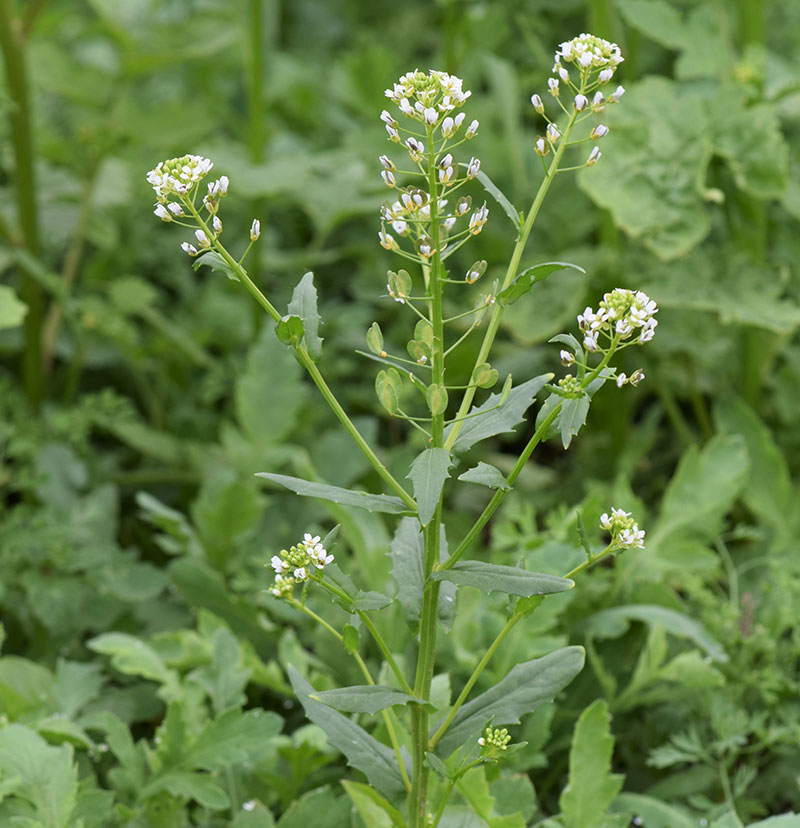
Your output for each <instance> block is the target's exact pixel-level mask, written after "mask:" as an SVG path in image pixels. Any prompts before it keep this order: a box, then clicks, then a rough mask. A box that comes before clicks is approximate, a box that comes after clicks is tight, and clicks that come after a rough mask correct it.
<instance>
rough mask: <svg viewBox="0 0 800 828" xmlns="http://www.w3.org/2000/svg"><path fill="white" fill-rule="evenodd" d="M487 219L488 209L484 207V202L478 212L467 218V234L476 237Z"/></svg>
mask: <svg viewBox="0 0 800 828" xmlns="http://www.w3.org/2000/svg"><path fill="white" fill-rule="evenodd" d="M488 218H489V209H488V207H487V206H486V202H485V201H484V202H483V205H482V206H481V208H480V210H476V211H475V212H474V213H473V214H472V215H471V216H470V217H469V232H470V233H471V234H472V235H473V236H477V235H478V233H480V232H481V230H483V225H484V224H486V221H487V219H488Z"/></svg>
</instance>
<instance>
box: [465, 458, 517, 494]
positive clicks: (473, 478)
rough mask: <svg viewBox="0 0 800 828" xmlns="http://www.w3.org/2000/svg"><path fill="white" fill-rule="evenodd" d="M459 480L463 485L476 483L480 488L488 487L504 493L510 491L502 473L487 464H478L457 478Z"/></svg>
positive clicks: (495, 467) (509, 486)
mask: <svg viewBox="0 0 800 828" xmlns="http://www.w3.org/2000/svg"><path fill="white" fill-rule="evenodd" d="M458 479H459V480H463V481H464V482H465V483H477V484H479V485H480V486H488V487H489V488H490V489H502V490H503V491H504V492H509V491H511V488H512V487H511V484H510V483H509V482H508V481H507V480H506V479H505V477H504V476H503V473H502V472H501V471H500V469H498V468H497V466H491V465H489V463H484V462H483V461H481V462H479V463H478V465H477V466H473V467H472V468H471V469H468V470H467V471H465V472H464V473H463V474H460V475H459V476H458Z"/></svg>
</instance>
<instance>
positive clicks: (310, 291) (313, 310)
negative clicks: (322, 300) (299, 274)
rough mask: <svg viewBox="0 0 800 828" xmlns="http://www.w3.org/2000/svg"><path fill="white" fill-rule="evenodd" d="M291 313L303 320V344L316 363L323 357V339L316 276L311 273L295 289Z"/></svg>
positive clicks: (290, 304) (290, 306)
mask: <svg viewBox="0 0 800 828" xmlns="http://www.w3.org/2000/svg"><path fill="white" fill-rule="evenodd" d="M289 313H291V314H296V315H297V316H299V317H300V319H302V320H303V329H304V332H305V336H304V339H303V343H304V344H305V346H306V349H307V350H308V353H309V355H310V356H311V358H312V359H313V360H314V361H315V362H316V360H318V359H319V358H320V357H321V356H322V338H321V337H320V336H319V334H318V333H317V331H318V330H319V325H320V317H319V312H318V310H317V289H316V288H315V287H314V274H313V273H311V271H309V272H308V273H306V274H305V275H304V276H303V278H302V279H301V280H300V282H299V283H298V285H297V287H296V288H295V289H294V293H292V301H291V302H289Z"/></svg>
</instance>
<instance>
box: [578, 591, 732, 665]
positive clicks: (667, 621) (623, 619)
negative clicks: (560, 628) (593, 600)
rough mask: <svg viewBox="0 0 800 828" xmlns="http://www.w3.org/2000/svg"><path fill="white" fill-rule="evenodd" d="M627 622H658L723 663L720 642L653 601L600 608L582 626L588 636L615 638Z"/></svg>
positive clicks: (684, 618) (650, 623) (674, 611)
mask: <svg viewBox="0 0 800 828" xmlns="http://www.w3.org/2000/svg"><path fill="white" fill-rule="evenodd" d="M631 621H642V622H643V623H645V624H649V625H651V626H653V625H656V624H658V625H661V626H662V627H664V629H665V630H666V631H667V632H668V633H670V634H672V635H676V636H678V637H680V638H688V639H689V640H690V641H691V642H692V643H694V644H696V645H697V646H698V647H700V648H701V649H702V650H705V652H706V653H707V654H708V656H709V657H710V658H712V659H713V660H714V661H719V662H726V661H727V660H728V656H727V654H726V653H725V650H724V649H723V648H722V645H721V644H720V643H719V642H718V641H717V640H716V639H714V638H712V637H711V635H709V633H708V632H707V631H706V629H705V627H703V625H702V624H700V623H699V622H698V621H695V620H694V619H693V618H689V616H688V615H684V614H683V613H680V612H677V611H676V610H673V609H669V608H668V607H659V606H656V605H654V604H627V605H625V606H621V607H611V608H610V609H606V610H600V612H596V613H594V615H590V616H589V617H588V618H586V619H585V621H584V622H583V623H584V626H585V628H586V630H587V631H588V633H589V635H590V636H591V637H592V638H618V637H619V636H621V635H623V634H624V633H625V632H626V630H627V629H628V627H629V625H630V622H631Z"/></svg>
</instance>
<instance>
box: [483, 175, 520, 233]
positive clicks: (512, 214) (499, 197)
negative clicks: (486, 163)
mask: <svg viewBox="0 0 800 828" xmlns="http://www.w3.org/2000/svg"><path fill="white" fill-rule="evenodd" d="M478 181H480V182H481V184H483V189H484V190H486V192H487V193H489V195H490V196H491V197H492V198H493V199H494V200H495V201H496V202H497V203H498V204H499V205H500V206H501V207H502V208H503V210H504V212H505V214H506V215H507V216H508V217H509V218H510V219H511V223H512V224H513V225H514V227H516V228H517V230H519V229H520V227H522V217H521V216H520V211H519V210H517V208H516V207H515V206H514V205H513V204H512V203H511V202H510V201H509V200H508V199H507V198H506V196H505V195H504V194H503V193H502V192H501V190H500V188H499V187H498V186H497V185H496V184H495V183H494V182H493V181H492V179H491V178H489V176H488V175H486V173H485V172H484V171H483V170H478Z"/></svg>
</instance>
